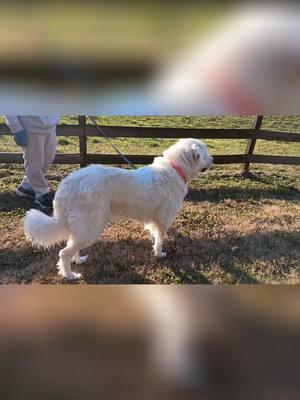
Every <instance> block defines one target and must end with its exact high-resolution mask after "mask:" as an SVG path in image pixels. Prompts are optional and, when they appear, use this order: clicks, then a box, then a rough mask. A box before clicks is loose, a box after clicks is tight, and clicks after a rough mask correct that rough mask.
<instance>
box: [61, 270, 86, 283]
mask: <svg viewBox="0 0 300 400" xmlns="http://www.w3.org/2000/svg"><path fill="white" fill-rule="evenodd" d="M61 275H62V276H63V277H64V278H65V279H67V280H68V281H76V280H78V279H80V278H81V276H82V275H81V274H79V273H78V272H72V271H71V272H70V273H69V274H67V275H64V274H61Z"/></svg>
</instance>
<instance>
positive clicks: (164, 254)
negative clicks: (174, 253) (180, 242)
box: [154, 251, 167, 258]
mask: <svg viewBox="0 0 300 400" xmlns="http://www.w3.org/2000/svg"><path fill="white" fill-rule="evenodd" d="M154 256H155V257H156V258H166V257H167V253H166V252H165V251H161V252H160V253H155V252H154Z"/></svg>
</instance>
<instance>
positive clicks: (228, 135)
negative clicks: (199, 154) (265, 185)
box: [0, 116, 300, 175]
mask: <svg viewBox="0 0 300 400" xmlns="http://www.w3.org/2000/svg"><path fill="white" fill-rule="evenodd" d="M262 121H263V116H258V117H256V118H255V121H254V124H253V128H252V129H203V128H202V129H190V128H188V129H183V128H153V127H152V128H148V127H123V126H101V127H102V129H103V131H104V132H105V134H106V135H107V136H109V137H111V138H116V137H134V138H174V139H175V138H185V137H193V138H195V139H249V144H248V145H247V148H246V150H245V153H244V154H230V155H213V157H214V163H215V164H244V170H243V173H244V175H247V174H249V167H250V164H251V163H259V164H286V165H300V157H291V156H274V155H272V156H271V155H262V154H254V149H255V144H256V141H257V140H258V139H263V140H271V141H282V142H300V134H298V133H288V132H276V131H270V130H263V129H261V126H262ZM0 134H4V135H9V134H10V131H9V129H8V128H7V126H6V125H4V124H0ZM57 135H58V136H76V137H79V153H78V154H57V155H56V157H55V161H54V162H55V163H57V164H80V165H81V166H86V165H88V164H92V163H101V164H124V161H123V160H122V158H121V157H120V156H119V155H112V154H89V153H88V152H87V138H88V137H91V136H99V131H98V130H97V128H96V127H94V126H92V125H88V124H87V121H86V117H85V116H79V117H78V125H59V126H58V127H57ZM126 156H127V158H129V159H130V161H132V162H133V163H135V164H148V163H151V162H152V160H153V158H154V157H155V156H154V155H138V154H128V155H126ZM22 162H23V157H22V154H20V153H1V152H0V163H22Z"/></svg>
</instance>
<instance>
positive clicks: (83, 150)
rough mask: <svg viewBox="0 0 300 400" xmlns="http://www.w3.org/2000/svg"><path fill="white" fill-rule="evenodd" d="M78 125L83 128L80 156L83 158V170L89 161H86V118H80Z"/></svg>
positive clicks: (80, 140) (81, 164) (82, 116)
mask: <svg viewBox="0 0 300 400" xmlns="http://www.w3.org/2000/svg"><path fill="white" fill-rule="evenodd" d="M78 124H79V126H80V127H81V128H82V135H81V136H79V150H80V156H81V162H80V167H81V168H82V167H86V166H87V161H86V158H87V157H86V155H87V140H86V132H85V127H86V116H85V115H79V116H78Z"/></svg>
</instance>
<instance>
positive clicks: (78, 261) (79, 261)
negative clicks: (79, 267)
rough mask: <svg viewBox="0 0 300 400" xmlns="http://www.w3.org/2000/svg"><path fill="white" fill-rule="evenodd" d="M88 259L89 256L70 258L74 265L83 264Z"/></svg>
mask: <svg viewBox="0 0 300 400" xmlns="http://www.w3.org/2000/svg"><path fill="white" fill-rule="evenodd" d="M88 258H89V256H80V255H78V254H76V255H75V256H74V257H72V262H74V263H75V264H83V263H84V262H85V261H86V260H87V259H88Z"/></svg>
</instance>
